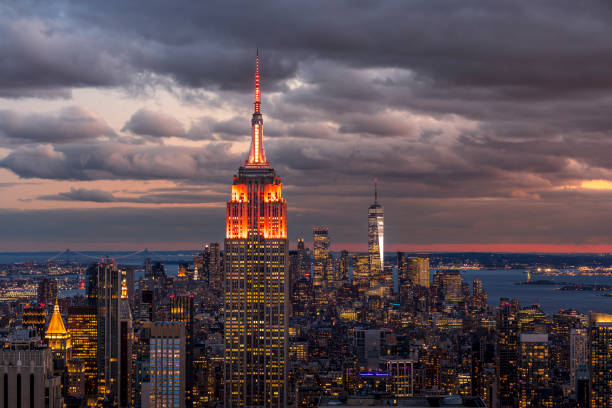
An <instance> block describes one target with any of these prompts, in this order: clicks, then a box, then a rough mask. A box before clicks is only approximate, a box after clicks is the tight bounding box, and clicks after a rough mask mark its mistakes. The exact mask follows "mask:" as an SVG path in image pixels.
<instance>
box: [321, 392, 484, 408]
mask: <svg viewBox="0 0 612 408" xmlns="http://www.w3.org/2000/svg"><path fill="white" fill-rule="evenodd" d="M329 406H341V407H389V406H398V407H414V408H421V407H422V408H426V407H486V405H485V404H484V402H483V401H482V400H481V399H480V398H478V397H460V396H458V395H447V396H432V397H429V396H416V397H404V398H394V397H393V396H390V395H376V394H375V395H364V396H360V395H357V396H349V397H344V398H343V397H340V398H337V397H322V398H321V400H320V402H319V407H329Z"/></svg>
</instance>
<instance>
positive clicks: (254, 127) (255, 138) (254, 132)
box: [244, 51, 269, 167]
mask: <svg viewBox="0 0 612 408" xmlns="http://www.w3.org/2000/svg"><path fill="white" fill-rule="evenodd" d="M244 166H245V167H268V166H269V164H268V160H267V159H266V152H265V150H264V145H263V116H262V115H261V94H260V92H259V51H258V52H257V56H256V57H255V112H253V119H251V151H250V152H249V157H248V158H247V159H246V161H245V162H244Z"/></svg>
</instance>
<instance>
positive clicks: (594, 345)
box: [589, 313, 612, 407]
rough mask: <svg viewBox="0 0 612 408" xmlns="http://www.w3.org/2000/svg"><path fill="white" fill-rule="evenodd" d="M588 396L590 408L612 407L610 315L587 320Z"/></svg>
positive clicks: (600, 315) (592, 316)
mask: <svg viewBox="0 0 612 408" xmlns="http://www.w3.org/2000/svg"><path fill="white" fill-rule="evenodd" d="M589 375H590V387H589V394H590V400H591V407H612V315H610V314H605V313H591V315H590V319H589Z"/></svg>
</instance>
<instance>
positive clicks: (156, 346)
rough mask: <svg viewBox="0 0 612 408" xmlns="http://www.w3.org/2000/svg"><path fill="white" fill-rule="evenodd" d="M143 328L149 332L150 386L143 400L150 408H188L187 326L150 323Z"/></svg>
mask: <svg viewBox="0 0 612 408" xmlns="http://www.w3.org/2000/svg"><path fill="white" fill-rule="evenodd" d="M144 327H146V328H147V329H148V330H149V331H150V337H149V353H150V357H149V376H150V382H149V383H148V384H146V386H145V387H143V397H142V398H143V399H145V401H146V402H147V403H148V406H149V407H151V408H185V406H186V405H185V384H186V380H185V374H186V373H185V371H186V369H185V359H186V351H185V323H183V322H147V323H145V324H144ZM143 406H147V405H146V404H143Z"/></svg>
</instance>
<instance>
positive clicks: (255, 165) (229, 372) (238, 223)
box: [224, 56, 289, 407]
mask: <svg viewBox="0 0 612 408" xmlns="http://www.w3.org/2000/svg"><path fill="white" fill-rule="evenodd" d="M256 63H257V66H256V71H255V112H254V113H253V119H252V120H251V150H250V153H249V157H248V158H247V160H246V161H245V163H244V165H243V166H241V167H240V169H239V171H238V175H237V176H234V180H233V184H232V192H231V197H230V200H229V201H228V202H227V228H226V234H225V252H224V256H225V284H224V290H225V398H224V401H225V406H226V407H284V406H286V390H285V382H286V377H287V374H286V361H287V342H286V339H287V299H288V287H287V286H288V281H287V269H288V258H289V257H288V248H289V243H288V241H287V203H286V202H285V199H284V198H283V193H282V183H281V179H280V177H277V176H276V173H275V172H274V169H272V168H270V166H269V164H268V161H267V159H266V154H265V151H264V146H263V139H262V136H263V118H262V115H261V110H260V107H261V99H260V93H259V56H258V57H257V60H256Z"/></svg>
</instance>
